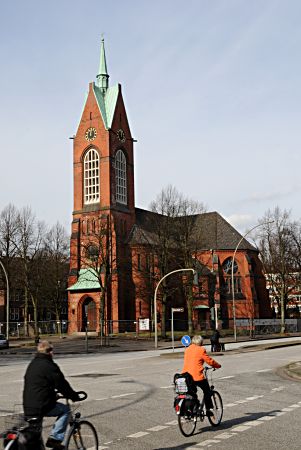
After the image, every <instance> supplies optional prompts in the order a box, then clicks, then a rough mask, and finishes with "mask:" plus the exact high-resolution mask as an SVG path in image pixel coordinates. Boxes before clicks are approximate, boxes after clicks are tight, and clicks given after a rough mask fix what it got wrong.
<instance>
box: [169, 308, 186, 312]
mask: <svg viewBox="0 0 301 450" xmlns="http://www.w3.org/2000/svg"><path fill="white" fill-rule="evenodd" d="M172 310H173V312H184V308H172Z"/></svg>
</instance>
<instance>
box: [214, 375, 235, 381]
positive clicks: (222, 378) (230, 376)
mask: <svg viewBox="0 0 301 450" xmlns="http://www.w3.org/2000/svg"><path fill="white" fill-rule="evenodd" d="M229 378H235V377H234V375H229V376H227V377H221V378H218V380H228V379H229Z"/></svg>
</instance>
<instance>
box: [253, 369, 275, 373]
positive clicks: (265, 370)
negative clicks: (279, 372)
mask: <svg viewBox="0 0 301 450" xmlns="http://www.w3.org/2000/svg"><path fill="white" fill-rule="evenodd" d="M271 371H272V369H261V370H256V373H261V372H271Z"/></svg>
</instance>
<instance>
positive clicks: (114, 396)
mask: <svg viewBox="0 0 301 450" xmlns="http://www.w3.org/2000/svg"><path fill="white" fill-rule="evenodd" d="M135 393H136V392H128V393H127V394H119V395H112V397H111V398H119V397H127V396H128V395H135Z"/></svg>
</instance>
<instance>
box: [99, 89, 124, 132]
mask: <svg viewBox="0 0 301 450" xmlns="http://www.w3.org/2000/svg"><path fill="white" fill-rule="evenodd" d="M93 92H94V95H95V99H96V101H97V105H98V108H99V111H100V114H101V117H102V120H103V123H104V126H105V128H106V130H108V129H109V128H111V126H112V122H113V118H114V112H115V108H116V103H117V98H118V93H119V85H118V84H116V85H115V86H111V87H108V88H107V90H106V92H105V94H104V93H103V92H102V90H101V88H100V87H98V86H97V85H96V84H95V83H93Z"/></svg>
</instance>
